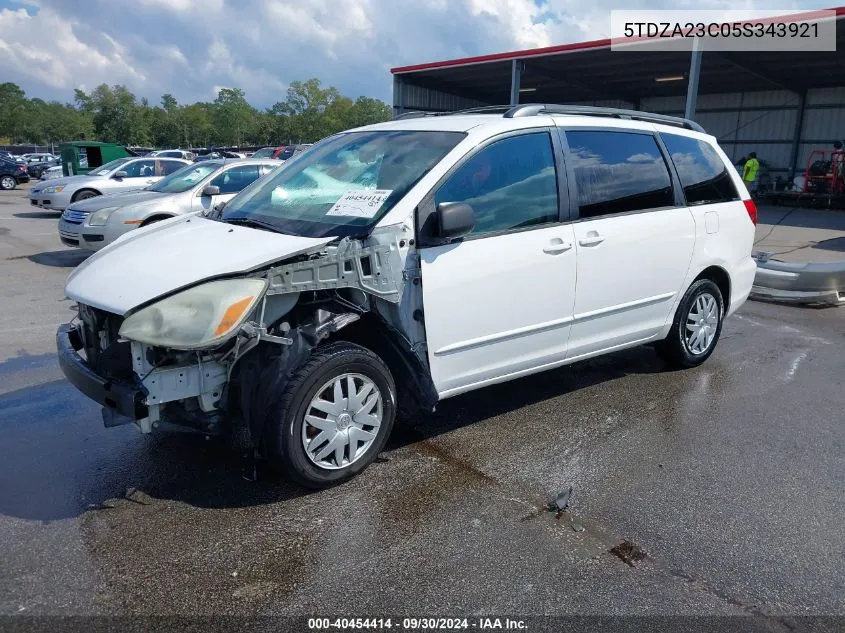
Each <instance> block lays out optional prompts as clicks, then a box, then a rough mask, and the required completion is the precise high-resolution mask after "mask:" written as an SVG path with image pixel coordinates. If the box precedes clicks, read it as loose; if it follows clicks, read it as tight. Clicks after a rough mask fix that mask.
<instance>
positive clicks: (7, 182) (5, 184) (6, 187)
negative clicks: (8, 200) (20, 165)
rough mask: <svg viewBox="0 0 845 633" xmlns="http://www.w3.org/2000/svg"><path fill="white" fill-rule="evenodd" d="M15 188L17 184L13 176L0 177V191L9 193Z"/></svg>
mask: <svg viewBox="0 0 845 633" xmlns="http://www.w3.org/2000/svg"><path fill="white" fill-rule="evenodd" d="M17 186H18V182H17V180H15V178H14V176H0V189H2V190H3V191H11V190H12V189H14V188H15V187H17Z"/></svg>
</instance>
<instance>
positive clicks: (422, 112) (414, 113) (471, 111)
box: [393, 105, 513, 121]
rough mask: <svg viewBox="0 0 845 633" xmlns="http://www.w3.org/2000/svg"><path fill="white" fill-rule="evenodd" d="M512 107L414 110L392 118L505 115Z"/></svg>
mask: <svg viewBox="0 0 845 633" xmlns="http://www.w3.org/2000/svg"><path fill="white" fill-rule="evenodd" d="M512 108H513V106H509V105H493V106H481V107H478V108H468V109H466V110H452V111H448V112H433V111H427V110H414V111H411V112H404V113H402V114H400V115H399V116H396V117H393V120H394V121H398V120H400V119H419V118H422V117H427V116H451V115H453V114H506V113H507V112H508V111H509V110H511V109H512Z"/></svg>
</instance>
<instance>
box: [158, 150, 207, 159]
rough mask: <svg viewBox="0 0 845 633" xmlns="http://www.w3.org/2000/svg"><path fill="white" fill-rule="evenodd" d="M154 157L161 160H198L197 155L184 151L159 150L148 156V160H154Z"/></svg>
mask: <svg viewBox="0 0 845 633" xmlns="http://www.w3.org/2000/svg"><path fill="white" fill-rule="evenodd" d="M153 156H158V157H159V158H183V159H185V160H194V158H196V154H194V153H193V152H189V151H188V150H184V149H157V150H154V151H152V152H150V153H149V154H147V158H152V157H153Z"/></svg>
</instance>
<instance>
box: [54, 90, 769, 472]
mask: <svg viewBox="0 0 845 633" xmlns="http://www.w3.org/2000/svg"><path fill="white" fill-rule="evenodd" d="M339 183H340V184H341V185H342V186H340V187H339V186H338V184H339ZM756 220H757V211H756V208H755V206H754V203H753V202H752V201H751V199H750V197H749V195H748V191H747V190H746V188H745V186H744V185H743V183H742V181H741V180H740V178H739V175H738V174H737V172H736V170H735V169H734V168H733V167H732V166H731V164H730V161H729V160H728V158H727V157H726V156H725V153H724V152H723V151H722V150H721V148H719V146H718V144H717V142H716V139H715V138H714V137H713V136H711V135H709V134H707V133H706V132H705V131H704V130H703V129H702V128H701V127H700V126H698V125H697V124H696V123H694V122H691V121H687V120H684V119H677V118H673V117H666V116H660V115H651V114H647V113H643V112H635V111H624V110H610V109H602V108H578V107H573V106H543V105H520V106H515V107H513V108H509V109H502V110H500V111H499V113H498V114H494V113H485V114H479V113H477V112H467V113H463V114H454V115H452V116H426V117H419V118H400V119H399V120H395V121H391V122H387V123H380V124H377V125H372V126H368V127H365V128H360V129H356V130H352V131H349V132H345V133H342V134H338V135H335V136H333V137H330V138H328V139H324V140H323V141H321V142H320V143H318V144H316V145H314V147H312V148H311V149H309V150H308V151H307V152H305V153H303V154H302V155H301V156H300V157H299V158H297V159H296V160H294V161H290V162H288V163H286V164H284V165H283V166H282V167H280V168H279V169H278V170H277V171H275V172H274V173H273V174H271V175H270V176H268V177H267V178H265V179H263V180H261V181H258V182H256V183H255V184H254V185H252V186H250V187H248V188H247V189H245V190H244V191H243V192H242V193H240V194H239V195H237V196H235V198H233V199H232V201H231V202H229V203H228V205H227V206H226V207H225V209H224V212H223V215H222V217H221V218H219V219H213V218H208V217H202V216H196V215H194V216H189V217H177V218H173V219H170V220H165V221H162V222H159V223H157V224H155V225H153V226H150V227H147V228H143V229H139V230H137V231H133V232H132V233H130V234H128V235H126V236H125V237H123V238H121V239H120V240H119V241H118V242H116V243H115V244H112V245H111V246H107V247H106V248H104V249H102V250H101V251H99V252H98V253H96V254H94V255H93V256H91V257H90V258H89V259H88V260H86V261H85V262H84V263H82V264H81V265H80V266H79V267H77V268H76V270H75V271H74V272H73V273H72V274H71V276H70V277H69V279H68V282H67V286H66V294H67V296H68V297H70V298H71V299H73V300H74V301H76V302H77V305H78V311H79V314H78V317H79V318H78V320H77V321H75V322H74V323H72V324H68V325H65V326H62V327H61V328H60V329H59V332H58V336H57V341H58V349H59V363H60V366H61V367H62V369H63V371H64V373H65V375H66V376H67V377H68V379H69V380H70V381H71V382H72V383H73V384H74V385H76V386H77V387H78V388H79V389H80V390H81V391H82V392H83V393H85V394H87V395H88V396H90V397H91V398H93V399H94V400H96V401H97V402H100V403H102V404H103V405H104V407H103V415H104V420H105V424H106V426H113V425H117V424H122V423H129V422H135V423H136V424H137V425H138V426H139V427H140V429H141V431H142V432H150V431H152V430H153V429H156V428H161V429H181V430H192V431H194V432H197V433H203V434H214V433H231V434H233V436H234V437H236V438H239V442H241V444H242V445H243V446H246V447H253V448H255V449H258V450H259V451H260V452H261V454H262V455H263V456H264V458H266V459H267V460H269V462H271V464H273V465H274V466H277V467H280V468H282V469H283V470H284V471H285V472H287V473H288V475H289V476H290V477H291V478H292V479H294V480H295V481H297V482H299V483H300V484H302V485H305V486H311V487H320V486H326V485H331V484H334V483H337V482H339V481H342V480H344V479H346V478H348V477H351V476H352V475H355V474H356V473H359V472H360V471H361V470H363V469H364V468H365V467H366V466H367V464H369V463H370V462H372V461H373V459H375V457H376V456H377V455H378V453H379V451H381V449H382V448H383V447H384V445H385V442H386V440H387V437H388V435H389V434H390V431H391V428H392V426H393V422H394V419H395V418H396V416H397V414H398V415H404V414H405V413H407V412H411V411H414V410H422V411H430V410H431V409H432V408H433V407H434V405H435V404H436V403H437V402H438V401H440V400H443V399H445V398H451V397H452V396H456V395H458V394H461V393H465V392H468V391H472V390H475V389H480V388H483V387H487V386H489V385H494V384H496V383H501V382H504V381H508V380H512V379H515V378H519V377H521V376H526V375H528V374H533V373H535V372H540V371H543V370H547V369H551V368H553V367H559V366H561V365H565V364H568V363H573V362H576V361H579V360H582V359H585V358H590V357H593V356H597V355H600V354H606V353H608V352H613V351H616V350H620V349H623V348H627V347H631V346H635V345H643V344H654V345H655V346H656V348H657V350H658V352H659V353H660V354H661V355H662V356H663V357H664V358H665V359H666V360H667V362H668V364H670V365H672V366H676V367H694V366H696V365H699V364H701V363H703V362H704V361H705V360H706V359H707V358H708V357H709V356H710V355H711V354H712V353H713V350H714V349H715V347H716V344H717V341H718V340H719V335H720V332H721V330H722V324H723V322H724V319H725V318H726V317H728V316H730V315H731V314H733V313H734V312H735V311H736V310H737V309H738V308H739V307H740V306H741V305H742V304H743V303H744V302H745V301H746V299H747V297H748V294H749V292H750V290H751V285H752V282H753V280H754V275H755V271H756V266H755V263H754V260H753V259H752V258H751V249H752V243H753V241H754V229H755V224H756ZM81 351H82V352H84V357H83V356H82V354H80V352H81ZM490 397H491V398H495V397H496V392H495V391H491V392H490Z"/></svg>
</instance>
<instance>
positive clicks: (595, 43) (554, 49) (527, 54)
mask: <svg viewBox="0 0 845 633" xmlns="http://www.w3.org/2000/svg"><path fill="white" fill-rule="evenodd" d="M819 11H835V12H836V15H837V17H839V16H842V15H845V6H842V7H834V8H832V9H815V10H810V11H807V12H805V13H799V14H793V15H790V16H784V17H787V18H792V19H801V18H805V19H806V18H807V17H810V16H812V15H814V14H816V15H817V14H818V13H819ZM772 19H774V18H763V19H762V20H761V21H767V20H772ZM611 43H616V44H618V43H619V41H618V40H617V41H616V42H612V41H611V40H610V38H607V39H601V40H590V41H588V42H576V43H574V44H561V45H558V46H547V47H545V48H527V49H523V50H519V51H508V52H505V53H493V54H491V55H476V56H474V57H459V58H458V59H447V60H445V61H439V62H428V63H425V64H414V65H412V66H397V67H396V68H391V69H390V72H391V73H392V74H394V75H396V74H401V73H412V72H416V71H420V70H431V69H433V68H449V67H451V66H466V65H469V64H484V63H487V62H498V61H508V60H512V59H527V58H531V57H541V56H543V55H554V54H556V53H569V52H572V51H579V50H589V49H599V48H609V47H610V45H611Z"/></svg>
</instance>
